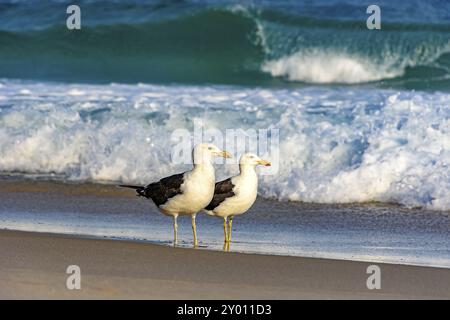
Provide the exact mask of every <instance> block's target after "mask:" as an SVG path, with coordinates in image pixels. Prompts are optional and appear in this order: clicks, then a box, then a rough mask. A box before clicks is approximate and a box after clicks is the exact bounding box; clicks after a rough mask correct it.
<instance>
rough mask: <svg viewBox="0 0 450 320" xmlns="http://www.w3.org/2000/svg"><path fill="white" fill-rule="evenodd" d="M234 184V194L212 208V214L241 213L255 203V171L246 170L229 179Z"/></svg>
mask: <svg viewBox="0 0 450 320" xmlns="http://www.w3.org/2000/svg"><path fill="white" fill-rule="evenodd" d="M231 182H232V183H233V184H234V185H235V187H234V188H233V192H234V194H235V195H234V196H233V197H230V198H228V199H226V200H225V201H223V202H222V203H221V204H220V205H219V206H217V207H216V208H215V209H214V212H213V213H214V215H216V216H220V217H227V216H230V215H233V216H236V215H240V214H243V213H245V212H247V211H248V209H250V208H251V206H252V205H253V204H254V203H255V200H256V196H257V194H258V177H257V175H256V172H254V171H253V172H250V173H249V172H247V173H246V174H240V175H238V176H236V177H234V178H232V179H231Z"/></svg>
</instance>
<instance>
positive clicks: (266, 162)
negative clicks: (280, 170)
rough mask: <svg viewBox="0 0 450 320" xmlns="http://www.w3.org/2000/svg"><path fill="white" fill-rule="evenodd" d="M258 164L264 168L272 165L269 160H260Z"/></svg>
mask: <svg viewBox="0 0 450 320" xmlns="http://www.w3.org/2000/svg"><path fill="white" fill-rule="evenodd" d="M258 164H260V165H262V166H266V167H270V166H271V165H272V164H271V163H270V161H267V160H259V161H258Z"/></svg>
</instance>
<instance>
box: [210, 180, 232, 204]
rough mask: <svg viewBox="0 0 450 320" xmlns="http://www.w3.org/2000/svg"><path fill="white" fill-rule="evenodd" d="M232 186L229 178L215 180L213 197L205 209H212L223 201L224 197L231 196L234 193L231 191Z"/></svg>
mask: <svg viewBox="0 0 450 320" xmlns="http://www.w3.org/2000/svg"><path fill="white" fill-rule="evenodd" d="M234 187H235V185H234V184H233V183H232V182H231V178H228V179H226V180H223V181H220V182H217V183H216V187H215V188H214V196H213V199H212V200H211V202H210V203H209V204H208V206H207V207H206V208H205V209H206V210H214V209H215V208H217V207H218V206H219V205H220V204H221V203H222V202H224V201H225V199H227V198H230V197H233V196H234V195H235V193H234V192H233V188H234Z"/></svg>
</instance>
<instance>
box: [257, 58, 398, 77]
mask: <svg viewBox="0 0 450 320" xmlns="http://www.w3.org/2000/svg"><path fill="white" fill-rule="evenodd" d="M261 69H262V70H263V71H264V72H267V73H270V74H271V75H272V76H273V77H283V78H286V79H288V80H290V81H301V82H307V83H317V84H328V83H344V84H355V83H364V82H371V81H377V80H382V79H391V78H395V77H399V76H402V75H403V74H404V70H403V69H401V68H399V69H396V70H395V69H390V68H389V67H386V66H380V65H377V64H376V63H375V62H373V61H370V60H368V59H362V58H359V57H354V56H350V55H346V54H339V53H337V54H336V53H325V52H317V51H315V52H310V53H303V52H297V53H295V54H293V55H290V56H287V57H283V58H280V59H277V60H270V61H266V62H264V63H263V65H262V67H261Z"/></svg>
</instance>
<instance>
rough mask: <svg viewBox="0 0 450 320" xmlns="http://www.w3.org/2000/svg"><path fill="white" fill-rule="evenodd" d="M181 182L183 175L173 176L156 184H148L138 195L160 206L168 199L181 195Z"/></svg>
mask: <svg viewBox="0 0 450 320" xmlns="http://www.w3.org/2000/svg"><path fill="white" fill-rule="evenodd" d="M183 182H184V173H179V174H174V175H173V176H170V177H166V178H163V179H161V180H160V181H158V182H154V183H150V184H149V185H147V186H146V187H145V188H144V189H143V190H141V191H140V192H139V191H138V193H139V195H141V196H143V197H145V198H151V199H152V200H153V202H154V203H155V204H156V205H157V206H160V205H163V204H165V203H166V202H167V201H168V200H169V199H170V198H173V197H175V196H176V195H178V194H181V193H182V192H181V185H182V184H183Z"/></svg>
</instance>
